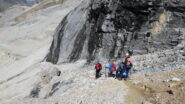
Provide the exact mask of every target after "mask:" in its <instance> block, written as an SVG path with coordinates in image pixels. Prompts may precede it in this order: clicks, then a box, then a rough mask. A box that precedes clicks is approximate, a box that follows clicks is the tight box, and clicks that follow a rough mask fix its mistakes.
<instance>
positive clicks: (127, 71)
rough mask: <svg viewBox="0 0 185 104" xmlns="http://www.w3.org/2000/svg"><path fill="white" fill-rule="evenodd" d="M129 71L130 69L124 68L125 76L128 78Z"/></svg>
mask: <svg viewBox="0 0 185 104" xmlns="http://www.w3.org/2000/svg"><path fill="white" fill-rule="evenodd" d="M129 71H130V69H127V70H126V76H125V77H126V78H128V77H129V76H128V74H129Z"/></svg>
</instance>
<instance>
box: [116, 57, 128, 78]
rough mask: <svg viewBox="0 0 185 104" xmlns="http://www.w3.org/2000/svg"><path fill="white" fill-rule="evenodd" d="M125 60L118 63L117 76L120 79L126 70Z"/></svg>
mask: <svg viewBox="0 0 185 104" xmlns="http://www.w3.org/2000/svg"><path fill="white" fill-rule="evenodd" d="M124 62H125V60H123V61H122V62H119V63H118V64H117V70H116V77H117V78H118V79H119V80H122V78H123V73H124V72H125V71H126V64H125V63H124Z"/></svg>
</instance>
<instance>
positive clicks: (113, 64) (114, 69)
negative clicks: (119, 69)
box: [112, 63, 116, 71]
mask: <svg viewBox="0 0 185 104" xmlns="http://www.w3.org/2000/svg"><path fill="white" fill-rule="evenodd" d="M112 69H113V71H116V65H115V63H112Z"/></svg>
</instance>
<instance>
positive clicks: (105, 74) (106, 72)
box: [105, 66, 107, 77]
mask: <svg viewBox="0 0 185 104" xmlns="http://www.w3.org/2000/svg"><path fill="white" fill-rule="evenodd" d="M105 77H107V71H106V66H105Z"/></svg>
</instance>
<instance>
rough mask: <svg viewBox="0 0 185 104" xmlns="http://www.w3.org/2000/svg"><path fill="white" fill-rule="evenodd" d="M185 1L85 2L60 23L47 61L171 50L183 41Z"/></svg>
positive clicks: (96, 58) (100, 58) (105, 57)
mask: <svg viewBox="0 0 185 104" xmlns="http://www.w3.org/2000/svg"><path fill="white" fill-rule="evenodd" d="M184 10H185V1H182V0H181V1H177V0H91V1H90V0H84V2H82V4H81V5H79V7H77V8H76V9H75V10H73V11H72V12H71V13H69V14H68V15H67V16H66V17H65V18H64V19H63V20H62V22H61V23H60V24H59V26H58V27H57V29H56V32H55V34H54V39H53V42H52V45H51V48H50V52H49V53H48V55H47V58H46V60H47V61H49V62H52V63H55V64H56V63H63V62H71V61H77V60H79V59H86V60H87V61H88V62H91V61H94V60H105V59H110V58H111V59H112V58H121V57H123V56H124V54H125V53H126V52H127V51H128V50H129V51H131V52H133V54H135V55H136V54H146V53H152V52H155V51H161V50H166V49H173V48H174V47H175V46H177V45H178V44H179V43H181V42H182V41H183V40H184V36H183V34H182V31H183V30H184V24H185V21H184V17H185V14H184V13H185V12H184Z"/></svg>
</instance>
